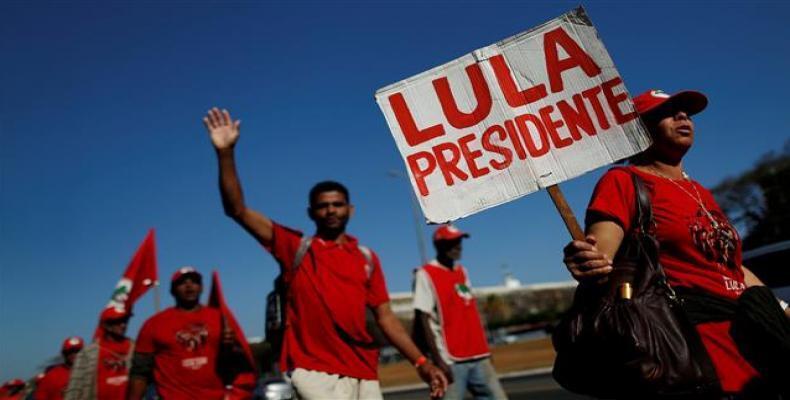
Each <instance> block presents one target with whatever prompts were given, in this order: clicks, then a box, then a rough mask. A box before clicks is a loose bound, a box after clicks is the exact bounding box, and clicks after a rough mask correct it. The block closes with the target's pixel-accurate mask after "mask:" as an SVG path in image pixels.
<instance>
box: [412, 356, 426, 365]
mask: <svg viewBox="0 0 790 400" xmlns="http://www.w3.org/2000/svg"><path fill="white" fill-rule="evenodd" d="M427 362H428V359H427V358H425V356H420V358H418V359H417V361H415V362H414V368H420V367H422V366H423V365H425V363H427Z"/></svg>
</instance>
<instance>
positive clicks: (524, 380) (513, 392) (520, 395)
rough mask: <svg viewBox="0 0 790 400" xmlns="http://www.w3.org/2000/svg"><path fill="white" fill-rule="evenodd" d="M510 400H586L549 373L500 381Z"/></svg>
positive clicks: (407, 394) (412, 394) (414, 394)
mask: <svg viewBox="0 0 790 400" xmlns="http://www.w3.org/2000/svg"><path fill="white" fill-rule="evenodd" d="M502 386H504V388H505V392H507V395H508V397H509V398H510V400H524V399H529V400H582V399H588V398H587V397H584V396H579V395H576V394H573V393H570V392H568V391H566V390H564V389H562V388H561V387H560V386H559V385H558V384H557V382H554V379H552V378H551V374H550V373H549V372H544V373H540V374H533V375H527V376H511V377H506V378H503V379H502ZM427 398H428V391H427V390H425V389H416V390H407V391H402V392H397V393H387V394H385V395H384V399H385V400H401V399H402V400H407V399H408V400H411V399H427Z"/></svg>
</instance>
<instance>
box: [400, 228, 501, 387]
mask: <svg viewBox="0 0 790 400" xmlns="http://www.w3.org/2000/svg"><path fill="white" fill-rule="evenodd" d="M468 237H469V234H467V233H465V232H461V231H460V230H458V229H457V228H456V227H454V226H452V225H442V226H440V227H439V228H438V229H436V232H434V235H433V245H434V247H435V248H436V259H435V260H433V261H431V262H429V263H428V264H425V265H423V266H422V267H421V268H419V269H417V271H416V273H415V276H414V335H415V338H416V342H417V343H421V344H423V345H424V348H425V350H426V352H427V353H428V354H430V356H431V358H432V359H433V360H434V362H435V363H436V364H437V365H439V367H440V368H441V369H442V370H443V371H445V373H446V374H447V375H448V376H449V377H450V379H451V380H452V381H453V383H452V385H450V387H449V388H448V389H447V394H446V395H445V396H444V399H459V400H460V399H463V398H464V394H465V393H466V391H467V389H468V390H469V391H470V392H471V393H472V395H473V396H474V398H475V399H505V398H507V395H505V392H504V390H502V385H500V383H499V380H498V379H497V376H496V372H495V371H494V368H493V366H492V365H491V361H490V360H489V357H490V355H491V352H490V351H489V349H488V342H487V341H486V333H485V330H484V329H483V324H482V322H481V319H480V314H479V313H478V311H477V300H476V299H475V297H474V295H473V294H472V290H471V284H470V283H469V276H468V274H467V273H466V269H465V268H464V267H463V266H462V265H461V264H459V263H458V260H460V259H461V251H462V246H461V241H462V240H463V239H464V238H468Z"/></svg>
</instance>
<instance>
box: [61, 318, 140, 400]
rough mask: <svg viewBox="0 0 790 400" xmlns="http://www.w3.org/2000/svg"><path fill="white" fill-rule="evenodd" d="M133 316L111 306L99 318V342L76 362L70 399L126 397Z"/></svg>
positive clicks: (69, 392) (72, 375)
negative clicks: (128, 327)
mask: <svg viewBox="0 0 790 400" xmlns="http://www.w3.org/2000/svg"><path fill="white" fill-rule="evenodd" d="M130 317H131V314H130V313H129V312H128V310H127V309H125V308H116V307H113V306H110V307H107V308H105V309H104V311H102V313H101V315H100V317H99V329H98V331H97V335H96V339H95V340H94V341H93V343H91V344H90V345H88V346H86V347H85V348H84V349H83V350H82V351H81V352H80V353H79V354H78V355H77V359H76V360H75V361H74V366H73V367H72V372H71V377H70V379H69V385H68V388H67V389H66V397H65V398H66V400H91V399H99V400H105V399H106V400H113V399H122V398H124V397H126V388H127V385H128V381H129V367H130V366H131V361H132V348H133V346H134V345H133V342H132V340H131V339H129V338H128V337H126V327H127V324H128V322H129V318H130Z"/></svg>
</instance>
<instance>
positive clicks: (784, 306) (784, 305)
mask: <svg viewBox="0 0 790 400" xmlns="http://www.w3.org/2000/svg"><path fill="white" fill-rule="evenodd" d="M778 300H779V306H780V307H782V310H785V311H787V307H788V304H787V302H786V301H784V300H782V299H778Z"/></svg>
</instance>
